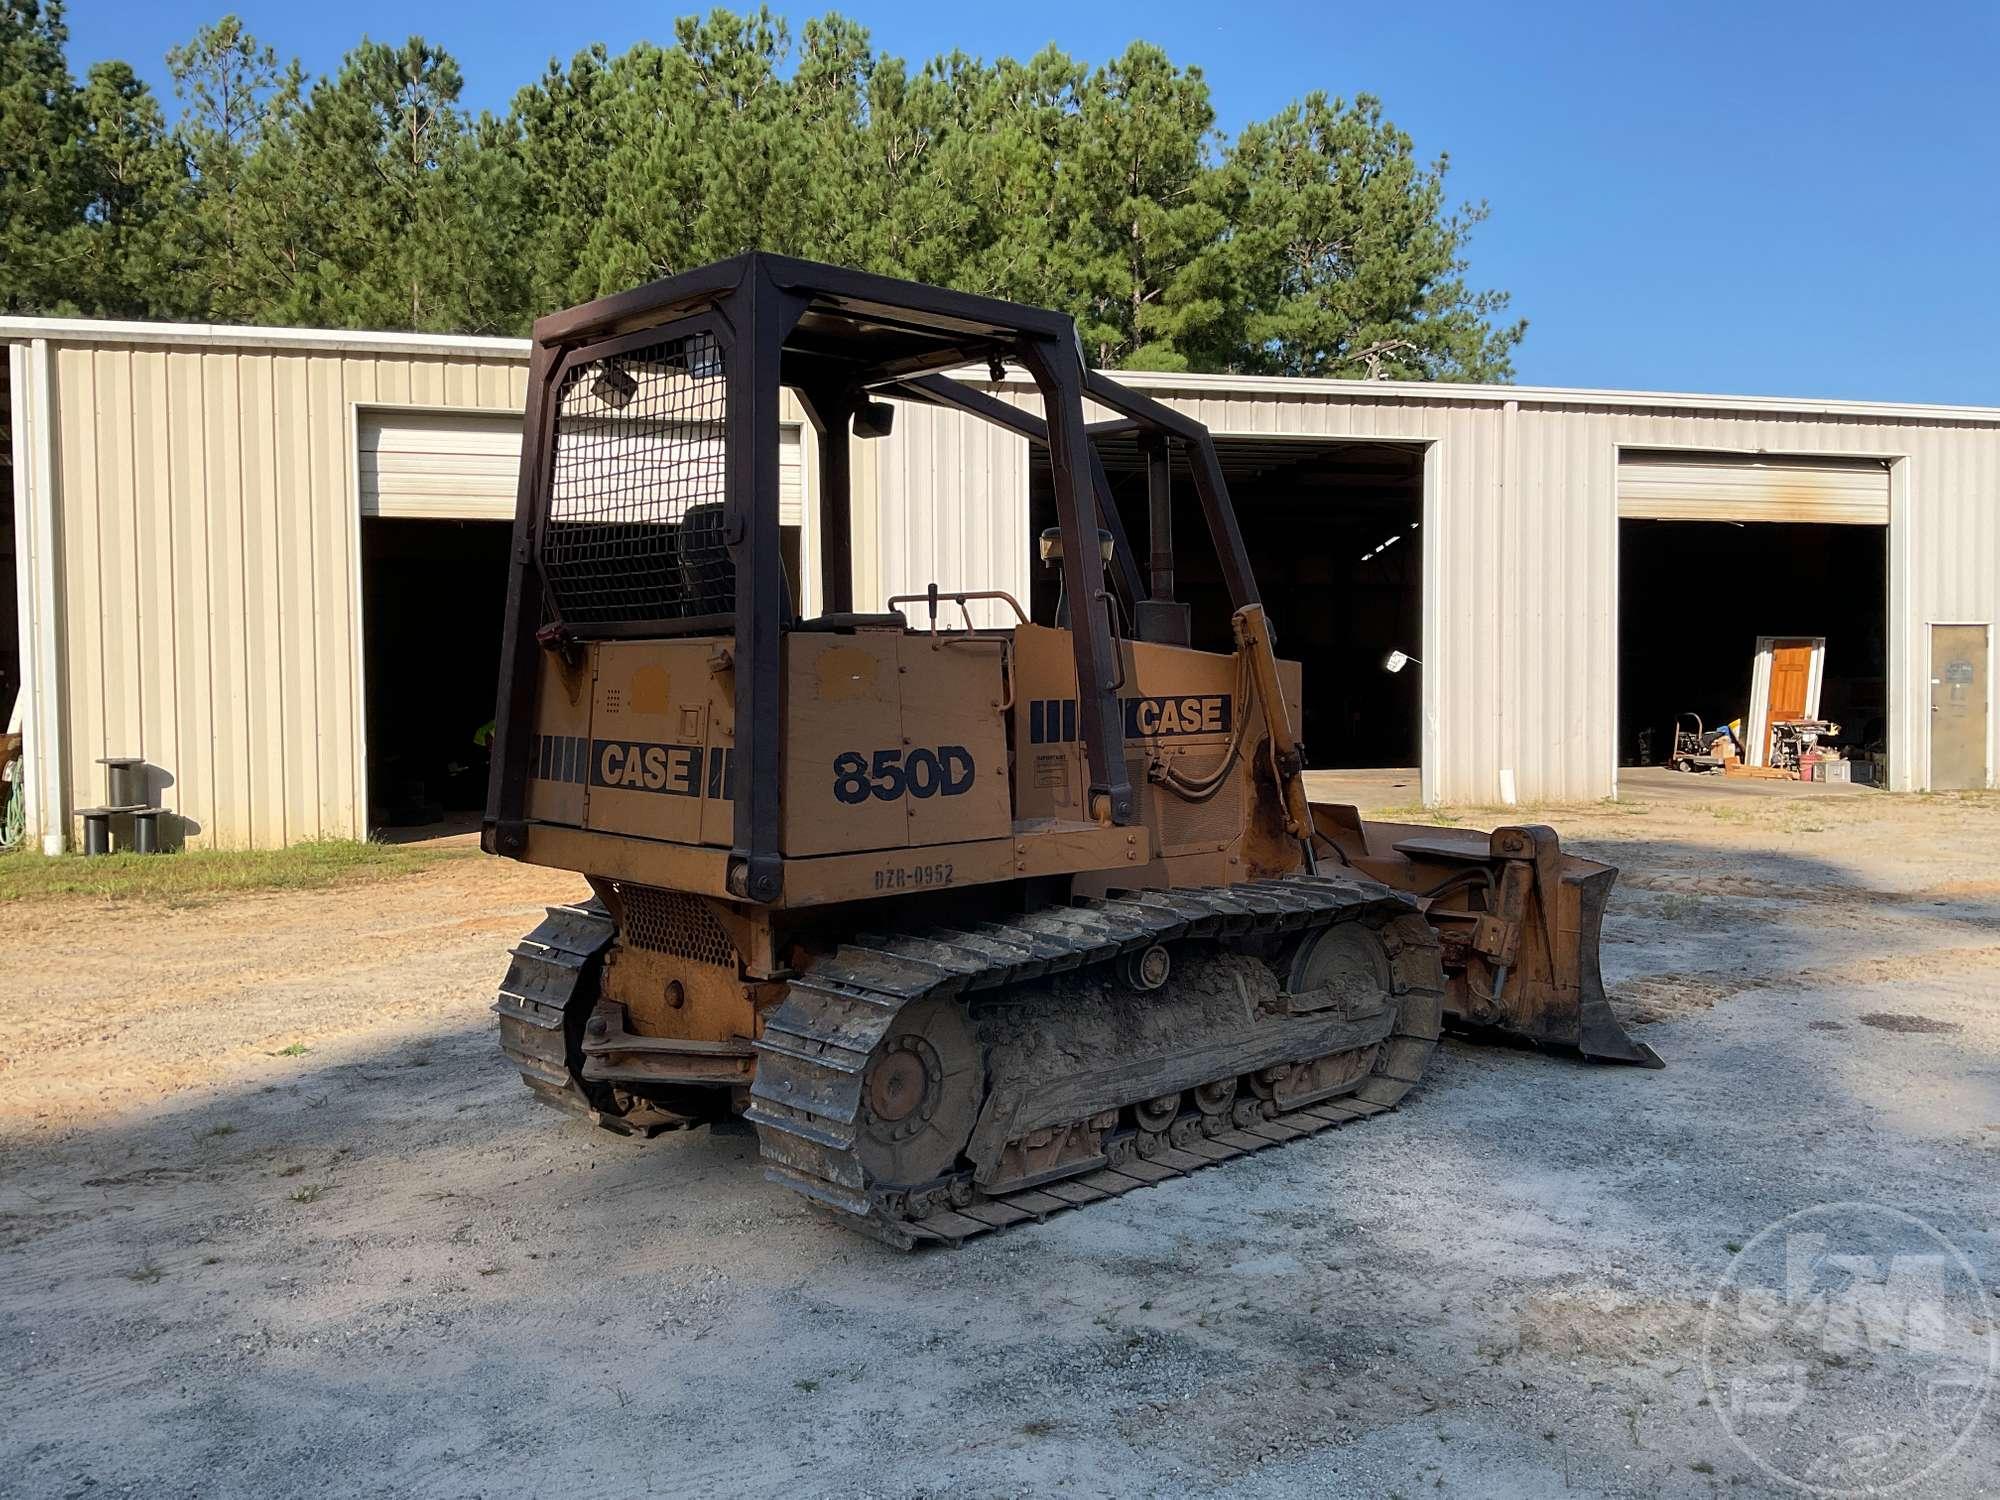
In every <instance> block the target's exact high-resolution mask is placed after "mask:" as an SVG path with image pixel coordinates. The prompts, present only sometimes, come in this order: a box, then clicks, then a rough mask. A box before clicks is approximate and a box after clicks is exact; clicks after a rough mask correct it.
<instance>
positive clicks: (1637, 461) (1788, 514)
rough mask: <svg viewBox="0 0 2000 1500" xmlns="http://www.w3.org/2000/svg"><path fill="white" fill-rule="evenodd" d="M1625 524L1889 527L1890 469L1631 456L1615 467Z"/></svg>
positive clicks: (1824, 462)
mask: <svg viewBox="0 0 2000 1500" xmlns="http://www.w3.org/2000/svg"><path fill="white" fill-rule="evenodd" d="M1618 515H1619V518H1620V519H1621V520H1628V521H1810V522H1819V523H1823V524H1833V525H1847V526H1886V525H1888V524H1889V466H1888V465H1887V464H1886V463H1884V462H1883V461H1882V460H1880V459H1870V458H1779V457H1771V458H1760V457H1755V456H1751V455H1741V454H1725V453H1659V452H1654V453H1634V452H1626V453H1624V454H1621V455H1620V457H1619V461H1618Z"/></svg>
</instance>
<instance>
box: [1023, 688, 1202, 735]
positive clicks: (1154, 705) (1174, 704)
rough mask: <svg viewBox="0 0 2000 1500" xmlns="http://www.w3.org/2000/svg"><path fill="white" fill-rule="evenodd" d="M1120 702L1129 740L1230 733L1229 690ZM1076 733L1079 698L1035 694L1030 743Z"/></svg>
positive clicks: (1123, 700) (1031, 713)
mask: <svg viewBox="0 0 2000 1500" xmlns="http://www.w3.org/2000/svg"><path fill="white" fill-rule="evenodd" d="M1119 703H1120V706H1121V707H1122V708H1123V709H1124V710H1125V738H1126V739H1128V740H1159V739H1168V738H1170V737H1172V736H1174V735H1190V734H1227V733H1229V729H1230V723H1231V720H1230V702H1229V694H1227V693H1184V694H1175V695H1172V696H1170V697H1164V698H1123V699H1120V700H1119ZM1076 737H1077V734H1076V699H1074V698H1034V699H1031V700H1030V701H1029V703H1028V743H1029V744H1031V745H1056V744H1068V743H1069V742H1071V741H1073V740H1075V739H1076Z"/></svg>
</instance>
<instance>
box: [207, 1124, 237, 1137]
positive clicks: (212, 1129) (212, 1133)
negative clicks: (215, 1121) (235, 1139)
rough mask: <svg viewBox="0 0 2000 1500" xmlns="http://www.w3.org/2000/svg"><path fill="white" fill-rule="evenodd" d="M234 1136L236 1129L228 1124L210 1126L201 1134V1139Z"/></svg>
mask: <svg viewBox="0 0 2000 1500" xmlns="http://www.w3.org/2000/svg"><path fill="white" fill-rule="evenodd" d="M234 1134H236V1127H235V1126H234V1125H230V1124H222V1125H211V1126H209V1127H208V1129H206V1130H204V1131H203V1132H202V1133H201V1139H203V1140H210V1139H212V1138H214V1137H216V1136H222V1135H234Z"/></svg>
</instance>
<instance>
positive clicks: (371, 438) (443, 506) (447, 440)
mask: <svg viewBox="0 0 2000 1500" xmlns="http://www.w3.org/2000/svg"><path fill="white" fill-rule="evenodd" d="M520 466H521V419H520V418H519V417H518V416H516V415H514V414H513V413H512V412H480V411H460V412H435V411H364V412H363V413H362V414H361V453H360V473H361V514H362V515H364V516H393V517H400V518H403V519H415V520H433V521H511V520H513V519H514V488H515V483H516V480H517V478H518V471H519V469H520ZM778 520H779V524H780V525H784V526H798V525H801V524H802V523H803V522H804V520H805V456H804V449H803V447H802V445H801V443H800V437H799V429H798V427H797V426H785V427H780V428H779V429H778Z"/></svg>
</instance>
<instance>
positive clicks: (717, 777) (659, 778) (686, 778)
mask: <svg viewBox="0 0 2000 1500" xmlns="http://www.w3.org/2000/svg"><path fill="white" fill-rule="evenodd" d="M578 779H581V778H578ZM590 784H591V785H592V786H601V787H609V788H612V789H613V790H616V791H624V792H658V793H660V794H661V795H662V796H667V797H700V796H704V795H705V796H709V797H713V798H717V799H718V800H721V801H724V802H728V801H733V800H734V799H735V795H736V791H735V788H736V752H735V751H734V750H730V749H725V748H724V747H722V746H720V745H714V746H710V747H709V748H707V749H706V750H704V749H703V747H702V746H700V745H653V744H645V743H642V742H638V741H634V740H593V741H592V742H591V745H590Z"/></svg>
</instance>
